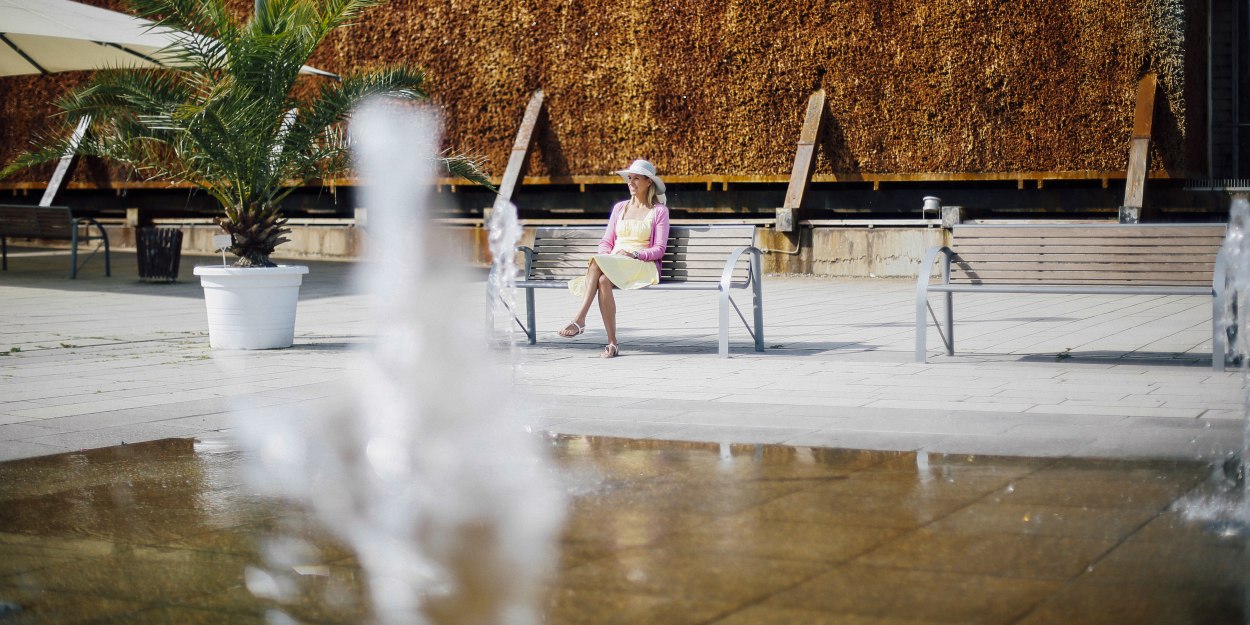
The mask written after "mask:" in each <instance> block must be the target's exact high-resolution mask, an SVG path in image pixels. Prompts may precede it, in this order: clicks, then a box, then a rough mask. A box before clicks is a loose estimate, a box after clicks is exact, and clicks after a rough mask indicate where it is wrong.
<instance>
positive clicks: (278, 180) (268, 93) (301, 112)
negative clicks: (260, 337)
mask: <svg viewBox="0 0 1250 625" xmlns="http://www.w3.org/2000/svg"><path fill="white" fill-rule="evenodd" d="M130 3H131V5H132V6H133V8H134V9H135V11H136V12H137V13H138V14H139V15H140V16H141V17H144V18H147V19H150V20H152V21H154V22H156V23H157V24H158V25H161V26H166V27H169V28H172V29H174V30H176V31H180V32H182V33H184V35H183V36H181V37H180V38H179V40H178V41H177V43H176V44H175V45H173V46H171V47H170V48H169V49H166V50H164V51H162V52H161V53H159V57H160V59H161V61H162V62H163V63H164V64H165V65H166V66H167V68H161V69H114V70H107V71H100V72H96V74H95V77H94V79H93V80H91V81H90V82H89V83H88V84H86V85H85V86H83V87H81V88H78V89H75V90H74V91H72V92H70V93H68V94H67V95H65V96H64V97H62V98H61V99H60V100H59V101H58V102H57V106H58V107H59V108H60V109H61V111H62V112H63V114H64V115H63V118H64V119H63V122H64V127H63V128H62V129H60V130H58V131H57V132H55V133H50V134H46V135H43V136H41V137H39V138H38V139H37V140H36V142H35V147H34V148H33V149H32V150H31V151H30V152H28V153H26V154H24V155H22V156H21V157H19V158H18V159H17V160H16V161H15V162H14V163H12V164H10V165H9V166H8V167H6V168H5V169H4V170H3V171H0V177H4V176H7V175H9V174H10V173H12V172H13V171H16V170H18V169H22V168H25V167H29V166H31V165H35V164H39V163H45V162H49V161H54V160H57V159H59V158H60V157H61V155H62V154H64V153H65V151H66V149H67V147H68V145H69V139H68V137H69V136H70V134H71V133H70V132H69V131H68V129H69V128H72V127H73V125H74V124H76V123H77V122H78V120H80V119H82V118H83V117H86V116H90V117H91V120H92V121H91V126H90V129H89V131H88V133H87V137H86V138H85V139H84V140H83V142H82V144H81V145H80V147H79V149H78V152H79V153H80V154H86V155H92V156H99V157H103V158H106V159H111V160H114V161H117V162H120V163H124V164H126V165H128V166H130V167H131V168H133V169H134V170H135V171H137V172H139V173H140V174H141V175H143V176H145V177H147V178H148V179H151V180H168V181H180V182H185V183H190V184H192V185H194V186H196V187H198V188H200V189H202V190H204V191H205V192H206V193H208V194H210V195H212V196H213V197H214V198H215V199H216V200H217V201H218V202H219V203H220V204H221V206H222V208H223V211H224V218H222V219H221V220H220V221H219V223H220V224H221V226H222V228H223V229H225V230H226V232H229V233H230V234H231V235H232V236H233V237H234V247H232V248H231V249H230V251H231V252H232V253H234V254H236V255H237V256H239V261H238V262H237V263H235V264H236V265H238V266H273V263H272V261H270V260H269V255H270V254H271V253H273V250H274V248H275V247H276V246H278V245H280V244H282V243H283V242H285V241H287V239H286V238H285V236H284V235H285V234H287V233H288V232H289V230H288V229H287V228H286V219H285V218H284V217H283V216H282V214H281V211H280V210H279V203H280V202H281V200H282V199H283V198H284V197H286V195H288V194H289V193H291V191H293V190H294V189H295V188H296V187H297V186H299V185H302V184H305V183H308V182H311V181H313V180H316V179H325V178H331V177H334V176H336V175H341V174H343V173H345V171H346V170H347V169H348V167H349V157H350V152H349V145H348V140H347V133H346V132H345V131H344V126H345V123H346V121H347V118H348V116H349V114H350V113H351V111H352V109H353V108H354V107H355V106H356V105H357V104H358V103H359V102H361V101H362V100H364V99H366V98H369V97H372V96H386V97H390V98H397V99H400V100H421V99H425V98H426V93H425V91H424V88H423V86H424V83H425V77H424V75H423V74H422V72H421V71H420V70H419V69H416V68H413V67H410V66H407V65H402V64H401V65H395V66H390V67H385V68H381V69H376V70H372V71H365V72H361V73H358V74H355V75H351V76H346V77H344V78H342V79H341V80H339V81H325V80H324V79H320V80H323V82H322V83H321V85H320V86H319V88H317V89H304V90H303V91H304V92H308V91H313V92H315V93H313V95H311V96H307V97H300V96H299V95H298V93H299V92H300V90H299V89H296V82H297V80H299V79H300V69H301V68H302V67H303V66H304V65H305V64H306V63H307V62H308V60H309V58H310V57H311V56H312V54H313V52H314V51H315V50H316V49H317V47H318V46H319V45H320V44H321V42H322V41H324V40H325V38H326V37H327V36H328V35H329V34H330V33H331V32H332V31H333V30H334V29H336V28H339V27H341V26H344V25H346V24H348V23H350V22H351V20H353V19H354V18H356V17H357V16H359V15H360V13H361V11H363V10H364V9H366V8H369V7H371V6H374V5H377V4H380V3H381V0H267V1H265V2H261V3H259V4H260V6H259V7H258V11H257V12H256V13H255V14H254V15H252V16H251V17H250V19H248V20H247V21H246V22H245V23H239V22H237V21H236V20H235V19H234V17H233V16H232V15H231V14H230V12H229V11H228V10H227V7H226V0H130ZM439 160H440V161H441V163H442V164H443V166H444V167H446V168H447V169H448V171H450V172H451V173H452V174H454V175H459V176H462V177H465V178H467V179H469V180H472V181H474V182H478V183H480V184H485V185H487V186H489V182H488V180H487V178H486V176H485V174H484V173H483V172H482V170H481V168H480V167H479V163H477V162H475V161H474V160H472V159H469V158H466V157H463V156H440V157H439Z"/></svg>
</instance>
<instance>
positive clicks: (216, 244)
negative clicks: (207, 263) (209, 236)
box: [213, 234, 234, 250]
mask: <svg viewBox="0 0 1250 625" xmlns="http://www.w3.org/2000/svg"><path fill="white" fill-rule="evenodd" d="M231 245H234V240H233V239H231V238H230V235H228V234H215V235H213V249H215V250H225V249H229V248H230V246H231Z"/></svg>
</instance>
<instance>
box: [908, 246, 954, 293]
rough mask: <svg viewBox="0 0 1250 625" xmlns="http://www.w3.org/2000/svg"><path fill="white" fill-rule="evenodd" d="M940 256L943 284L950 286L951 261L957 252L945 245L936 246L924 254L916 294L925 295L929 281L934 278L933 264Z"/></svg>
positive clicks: (917, 279) (917, 277)
mask: <svg viewBox="0 0 1250 625" xmlns="http://www.w3.org/2000/svg"><path fill="white" fill-rule="evenodd" d="M938 254H941V255H942V284H950V282H951V259H952V258H954V256H955V251H954V250H952V249H951V248H949V247H946V246H945V245H934V246H933V247H931V248H929V249H928V251H926V252H925V254H924V260H922V261H920V272H919V274H918V275H917V276H916V292H917V293H924V292H925V291H927V290H928V289H927V287H928V286H929V279H930V278H931V277H932V276H933V263H934V262H936V260H937V256H938Z"/></svg>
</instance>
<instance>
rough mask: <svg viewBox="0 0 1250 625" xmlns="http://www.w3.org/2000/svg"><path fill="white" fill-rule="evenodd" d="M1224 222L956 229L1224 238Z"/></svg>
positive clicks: (1011, 234) (985, 233) (998, 234)
mask: <svg viewBox="0 0 1250 625" xmlns="http://www.w3.org/2000/svg"><path fill="white" fill-rule="evenodd" d="M1225 228H1226V227H1225V226H1224V225H1223V224H1199V225H1192V226H1183V225H1175V224H1134V225H1119V224H1078V225H1064V226H997V225H957V226H955V227H954V228H953V229H952V233H953V234H954V236H955V238H956V239H969V240H970V239H975V238H989V239H1005V238H1015V237H1026V238H1036V237H1086V236H1089V237H1102V238H1128V239H1132V238H1150V237H1159V236H1167V237H1173V236H1176V237H1191V236H1197V237H1221V238H1222V237H1223V236H1224V232H1225Z"/></svg>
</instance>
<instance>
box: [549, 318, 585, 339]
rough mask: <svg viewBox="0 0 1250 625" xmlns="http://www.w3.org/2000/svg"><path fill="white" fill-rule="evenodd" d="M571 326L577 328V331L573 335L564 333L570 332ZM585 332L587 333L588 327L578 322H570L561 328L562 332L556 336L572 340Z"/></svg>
mask: <svg viewBox="0 0 1250 625" xmlns="http://www.w3.org/2000/svg"><path fill="white" fill-rule="evenodd" d="M569 326H573V327H574V328H577V331H576V332H574V333H572V334H565V333H564V331H565V330H568V329H569ZM585 331H586V326H584V325H579V324H578V323H577V322H576V321H570V322H569V323H568V325H565V326H564V327H563V328H560V331H559V332H556V334H558V335H560V336H563V337H564V338H566V339H571V338H573V337H575V336H578V335H580V334H581V333H582V332H585Z"/></svg>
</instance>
